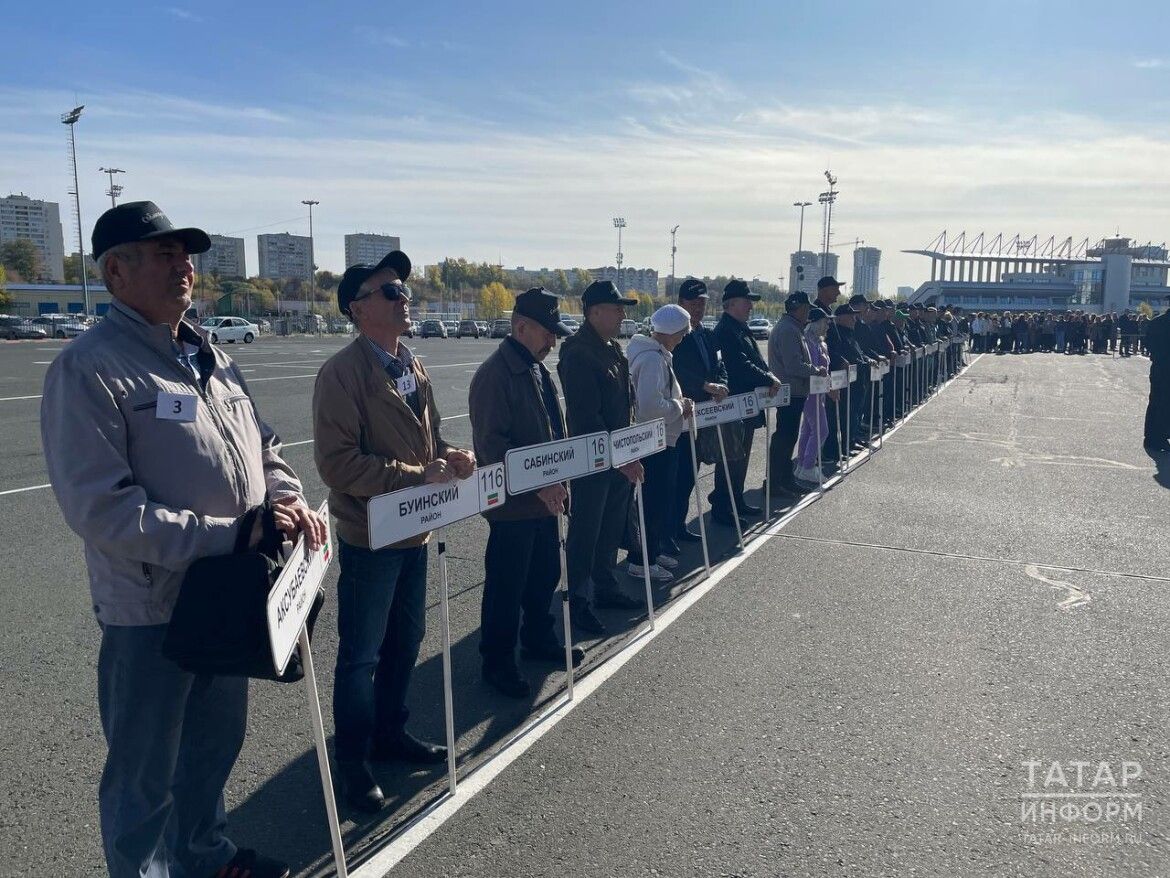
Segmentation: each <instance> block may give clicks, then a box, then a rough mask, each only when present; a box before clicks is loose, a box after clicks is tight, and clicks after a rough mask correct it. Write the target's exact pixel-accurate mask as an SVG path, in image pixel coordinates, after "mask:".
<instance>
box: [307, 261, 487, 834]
mask: <svg viewBox="0 0 1170 878" xmlns="http://www.w3.org/2000/svg"><path fill="white" fill-rule="evenodd" d="M409 275H410V260H409V259H408V258H407V256H406V254H405V253H403V252H401V251H399V250H395V251H393V252H392V253H390V254H388V255H387V256H386V257H385V258H384V259H383V260H382V261H381V262H379V263H378V264H377V265H355V266H351V267H350V268H347V269H346V271H345V274H344V275H343V276H342V278H341V283H340V284H339V285H338V287H337V305H338V308H339V309H340V310H341V311H342V313H344V314H347V315H349V317H350V318H351V319H352V320H353V322H354V325H355V326H356V327H357V329H358V333H359V335H358V337H357V338H356V339H354V341H353V342H352V343H351V344H349V345H348V346H346V347H345V348H343V349H342V350H341V351H339V352H338V353H336V354H334V355H333V356H332V357H330V358H329V360H328V361H326V363H325V365H324V366H322V367H321V371H320V373H318V375H317V384H316V387H315V388H314V391H313V440H314V448H313V453H314V459H315V461H316V464H317V470H318V471H319V472H320V473H321V480H322V481H323V482H324V483H325V484H326V485H328V486H329V489H330V490H329V508H330V510H331V511H332V512H333V514H334V516H336V518H337V535H338V553H337V554H338V560H339V562H340V564H341V576H340V578H339V579H338V583H337V626H338V633H339V644H338V650H337V669H336V677H335V680H334V686H333V723H334V728H335V731H336V738H335V748H336V754H337V763H338V774H339V775H340V779H341V785H342V789H343V792H344V795H345V798H346V801H347V802H348V803H349V804H350V805H351V806H353V807H355V808H359V809H361V810H365V811H377V810H379V809H380V808H382V807H383V806H384V805H385V797H384V796H383V794H382V789H381V787H379V785H378V783H377V781H376V780H375V779H374V776H373V773H372V771H371V769H370V762H371V761H374V762H382V761H388V760H400V761H404V762H413V763H425V764H438V763H442V762H445V761H446V759H447V749H446V748H445V747H441V746H439V745H437V744H430V743H427V742H425V741H420V740H418V739H417V738H415V737H414V736H413V735H411V734H410V733H409V732H407V731H406V719H407V716H408V711H407V709H406V691H407V687H408V685H409V683H410V674H411V671H412V670H413V669H414V664H415V662H416V661H417V659H418V652H419V646H420V644H421V643H422V639H423V634H424V632H425V621H426V584H427V542H428V541H429V539H430V534H429V533H428V534H422V535H420V536H417V537H412V538H411V539H408V540H403V541H402V542H401V543H395V544H394V545H392V546H387V547H385V548H382V549H377V550H372V549H370V543H369V537H368V535H367V518H366V503H367V502H368V501H369V499H370V498H371V497H376V496H378V495H379V494H386V493H388V492H390V491H397V490H399V489H400V488H409V487H412V486H414V485H421V484H424V483H428V484H429V483H434V482H445V481H450V480H451V479H456V478H467V477H468V476H470V475H471V472H472V470H473V469H474V467H475V456H474V455H473V454H472V453H471V452H470V451H462V450H460V449H457V448H455V447H453V446H452V445H450V444H449V443H447V442H445V441H444V440H443V438H442V436H441V435H440V432H439V424H440V420H441V419H440V417H439V412H438V409H436V407H435V397H434V394H433V392H432V390H431V382H430V378H429V377H428V376H427V372H426V369H424V368H423V366H422V363H421V362H420V361H419V360H417V359H415V357H414V356H413V355H412V354H411V351H410V348H408V347H407V346H406V345H404V344H402V342H401V341H400V339H401V337H402V336H403V335H405V334H406V332H407V330H409V329H410V288H409V287H407V286H406V284H405V283H404V281H405V280H406V278H407V277H408V276H409Z"/></svg>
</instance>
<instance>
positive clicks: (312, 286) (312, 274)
mask: <svg viewBox="0 0 1170 878" xmlns="http://www.w3.org/2000/svg"><path fill="white" fill-rule="evenodd" d="M320 203H321V202H320V201H313V200H312V199H305V200H304V201H302V202H301V204H304V205H307V206H308V208H309V295H308V301H307V303H306V304H307V305H308V311H309V314H310V315H311V314H312V313H313V299H314V298H316V293H317V264H316V259H315V253H314V248H313V205H314V204H320ZM315 328H316V327H314V329H315Z"/></svg>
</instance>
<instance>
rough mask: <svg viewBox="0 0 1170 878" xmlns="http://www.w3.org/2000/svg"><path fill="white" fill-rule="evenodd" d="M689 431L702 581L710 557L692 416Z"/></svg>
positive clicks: (697, 443)
mask: <svg viewBox="0 0 1170 878" xmlns="http://www.w3.org/2000/svg"><path fill="white" fill-rule="evenodd" d="M716 429H718V428H716ZM690 431H691V469H692V470H693V471H694V473H695V488H694V491H695V515H696V517H697V518H698V519H699V537H700V538H701V539H702V543H703V569H704V570H706V571H707V572H706V575H705V576H704V579H709V578H710V577H711V556H710V554H709V552H708V549H707V524H706V522H704V521H703V498H702V496H701V495H702V493H703V492H702V491H701V490H700V489H699V428H698V426H697V425H696V424H695V419H694V416H692V417H691V424H690Z"/></svg>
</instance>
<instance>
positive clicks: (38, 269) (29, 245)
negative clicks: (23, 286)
mask: <svg viewBox="0 0 1170 878" xmlns="http://www.w3.org/2000/svg"><path fill="white" fill-rule="evenodd" d="M0 265H3V266H4V267H5V268H7V269H8V270H9V271H10V272H12V273H13V274H15V275H20V277H21V279H22V280H24V281H26V282H27V283H33V282H35V281H37V280H39V279H40V277H41V273H42V270H43V265H42V264H41V251H40V250H38V249H37V245H36V244H34V243H33V242H32V241H30V240H28V238H14V239H13V240H11V241H7V242H5V243H4V244H2V245H0Z"/></svg>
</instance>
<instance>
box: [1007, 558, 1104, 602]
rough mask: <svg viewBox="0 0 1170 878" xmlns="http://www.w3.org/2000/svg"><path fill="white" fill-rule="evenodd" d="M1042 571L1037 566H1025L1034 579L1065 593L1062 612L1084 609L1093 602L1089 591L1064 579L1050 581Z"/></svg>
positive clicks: (1025, 570) (1025, 569) (1026, 571)
mask: <svg viewBox="0 0 1170 878" xmlns="http://www.w3.org/2000/svg"><path fill="white" fill-rule="evenodd" d="M1040 570H1041V568H1040V567H1038V566H1037V565H1035V564H1026V565H1024V572H1025V573H1027V574H1028V575H1029V576H1031V577H1032V578H1033V579H1038V580H1040V581H1041V582H1043V583H1046V584H1047V585H1050V586H1052V588H1053V589H1055V590H1056V591H1063V592H1064V594H1065V597H1064V600H1062V601H1061V602H1060V604H1059V606H1060V608H1061V609H1062V610H1071V609H1074V608H1076V607H1083V606H1085V605H1086V604H1088V603H1089V602H1090V601H1091V600H1092V597H1090V596H1089V593H1088V592H1087V591H1084V590H1083V589H1080V588H1078V587H1077V586H1075V585H1073V584H1072V583H1071V582H1065V581H1064V580H1062V579H1049V578H1048V577H1047V576H1045V575H1044V574H1043V573H1041V572H1040Z"/></svg>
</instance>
